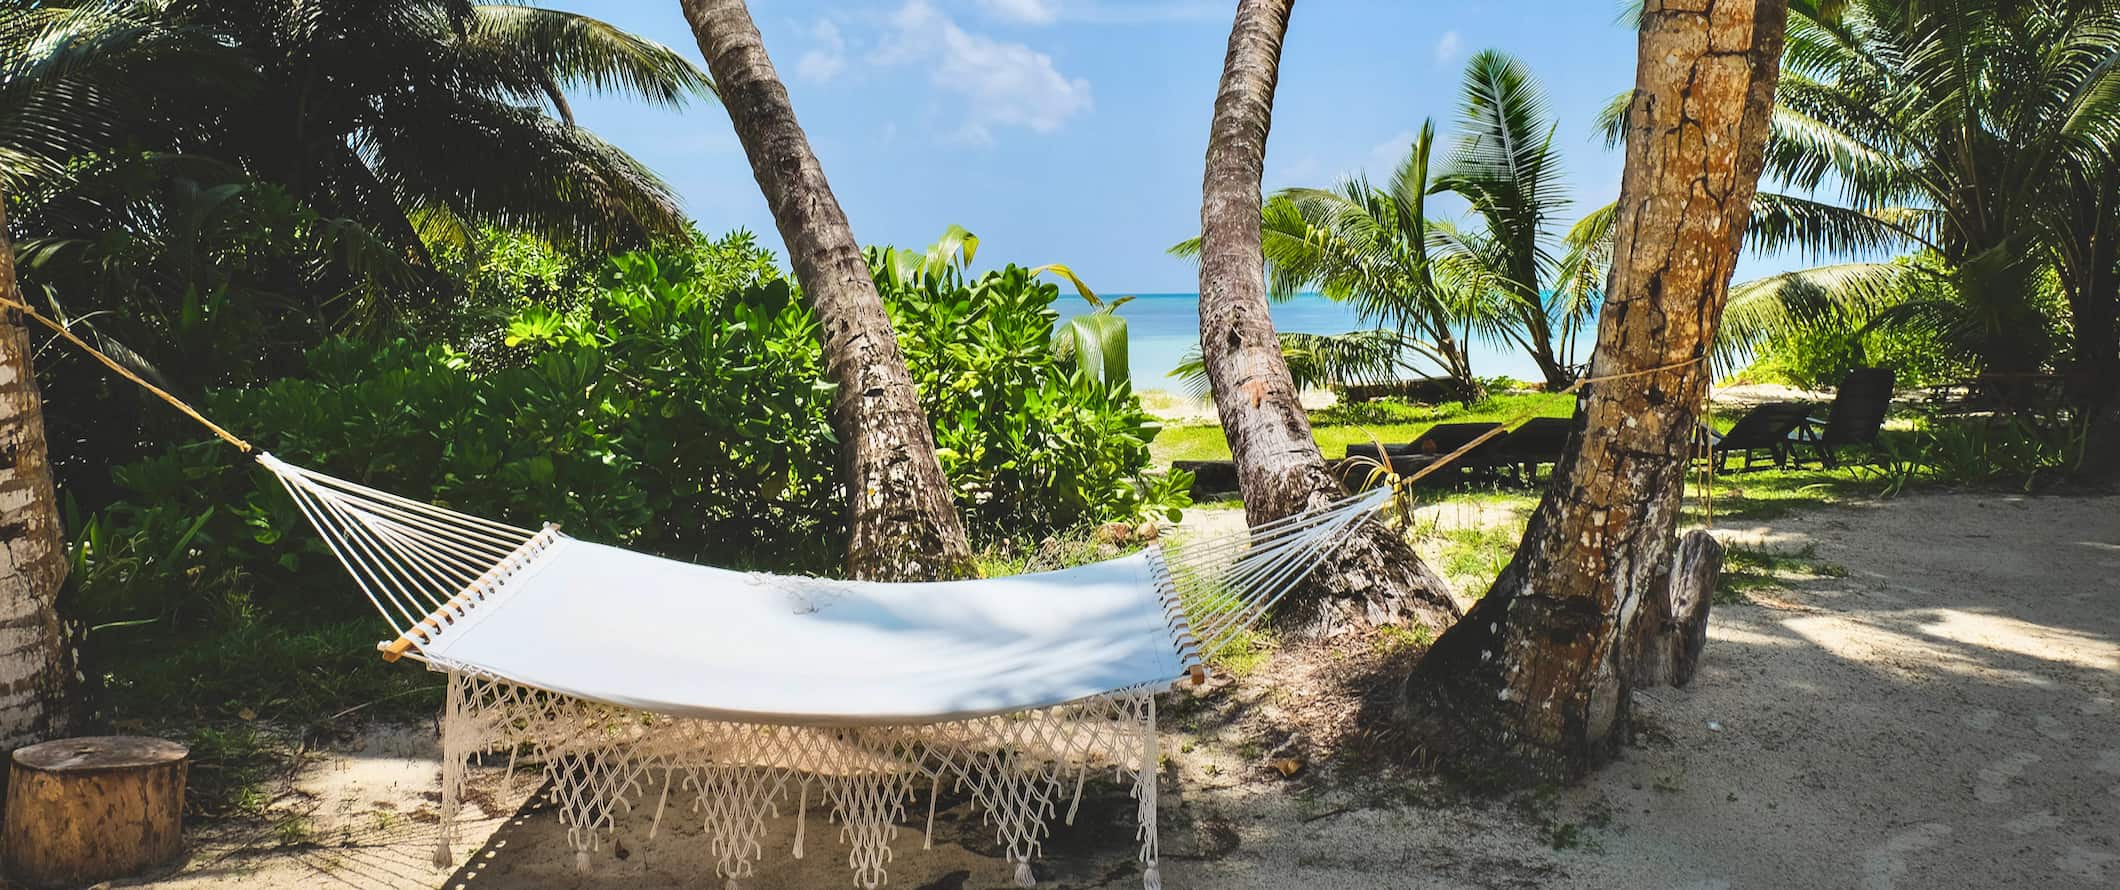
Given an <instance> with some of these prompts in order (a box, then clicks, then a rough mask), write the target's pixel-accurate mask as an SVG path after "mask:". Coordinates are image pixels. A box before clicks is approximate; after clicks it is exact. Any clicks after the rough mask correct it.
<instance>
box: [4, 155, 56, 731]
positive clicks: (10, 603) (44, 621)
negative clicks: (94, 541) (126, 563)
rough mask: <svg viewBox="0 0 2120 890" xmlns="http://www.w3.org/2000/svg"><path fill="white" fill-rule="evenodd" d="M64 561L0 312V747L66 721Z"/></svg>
mask: <svg viewBox="0 0 2120 890" xmlns="http://www.w3.org/2000/svg"><path fill="white" fill-rule="evenodd" d="M6 204H7V197H6V195H4V194H0V298H5V299H6V300H7V301H9V302H13V303H20V302H21V301H22V292H21V289H20V288H19V287H17V286H16V283H15V249H14V245H13V244H11V243H10V242H9V240H8V237H7V211H6ZM66 567H67V563H66V552H65V550H64V549H63V548H62V546H61V545H60V541H59V507H58V499H57V498H56V497H55V496H54V494H53V491H52V473H51V463H50V459H49V457H48V455H47V454H46V451H45V446H44V402H43V399H42V398H41V397H40V396H39V395H38V393H37V377H36V374H35V373H34V372H33V371H32V370H31V368H30V340H29V330H28V329H27V328H25V327H23V324H22V318H21V316H20V315H19V314H17V313H16V312H15V311H14V310H12V309H8V310H0V751H11V750H13V749H15V748H18V747H21V746H23V745H26V744H29V743H32V742H37V741H42V740H44V739H47V738H50V737H52V736H54V735H59V734H62V732H63V730H64V729H65V727H66V724H67V713H66V701H67V695H66V693H67V682H66V681H67V676H68V674H69V673H71V672H70V671H69V670H68V669H67V658H66V641H65V638H64V636H63V634H62V633H61V631H60V624H59V613H58V611H57V609H56V608H55V601H56V600H57V599H58V596H59V584H60V582H62V581H64V580H66Z"/></svg>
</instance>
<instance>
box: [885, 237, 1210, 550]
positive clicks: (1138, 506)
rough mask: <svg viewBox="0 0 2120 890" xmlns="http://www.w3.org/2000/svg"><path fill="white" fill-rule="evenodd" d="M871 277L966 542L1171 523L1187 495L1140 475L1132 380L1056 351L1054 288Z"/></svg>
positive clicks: (1140, 440) (1028, 280)
mask: <svg viewBox="0 0 2120 890" xmlns="http://www.w3.org/2000/svg"><path fill="white" fill-rule="evenodd" d="M875 268H876V272H877V279H878V284H879V286H880V287H881V288H882V290H883V293H884V303H885V305H886V307H887V308H889V310H890V312H891V320H892V324H893V326H894V327H895V328H896V330H897V332H898V337H899V342H900V343H901V344H903V346H904V348H905V353H906V365H907V367H908V368H909V369H910V370H911V371H912V373H913V380H914V382H915V383H916V384H917V385H918V386H919V388H920V401H921V407H922V408H923V409H925V410H926V411H927V414H928V418H929V419H930V420H931V421H932V422H933V423H934V424H935V444H936V447H937V449H938V450H937V454H938V456H939V457H940V458H941V459H942V468H943V472H944V473H945V474H947V475H948V476H949V478H950V482H951V484H952V485H954V486H955V487H956V489H957V490H956V492H955V493H956V496H957V502H958V506H959V507H960V509H962V510H964V511H965V514H966V517H967V519H969V520H970V521H971V526H972V528H973V529H974V530H975V531H974V533H975V534H976V533H978V531H980V530H986V531H989V532H993V533H999V534H1002V535H1008V534H1013V533H1015V532H1018V531H1029V532H1037V531H1039V530H1042V529H1054V528H1060V527H1065V526H1070V525H1078V524H1081V523H1083V522H1089V521H1095V520H1099V519H1128V518H1132V517H1133V516H1135V515H1137V514H1139V513H1141V512H1143V511H1144V510H1147V511H1155V512H1165V513H1170V514H1173V516H1172V518H1175V515H1174V514H1175V513H1176V511H1177V509H1178V508H1179V507H1182V506H1184V505H1185V503H1186V502H1187V501H1185V500H1183V499H1182V496H1181V495H1178V494H1176V492H1182V491H1183V490H1185V486H1173V485H1172V484H1171V483H1169V482H1164V481H1160V480H1150V479H1148V478H1147V477H1146V476H1145V475H1144V474H1143V473H1142V471H1141V470H1142V468H1143V467H1145V466H1147V465H1148V462H1149V454H1148V443H1149V441H1150V440H1151V439H1154V438H1155V436H1156V431H1157V430H1158V429H1159V426H1158V425H1157V423H1156V422H1155V419H1154V418H1153V417H1151V416H1150V415H1149V414H1148V413H1147V412H1146V411H1143V410H1142V409H1141V403H1140V400H1139V399H1137V398H1135V396H1134V392H1133V387H1132V385H1131V384H1130V383H1128V382H1127V381H1126V380H1124V379H1111V380H1105V379H1101V378H1100V377H1098V376H1093V375H1092V374H1091V373H1090V372H1089V371H1088V370H1087V369H1085V368H1083V367H1081V366H1079V365H1078V364H1077V363H1076V362H1075V361H1074V360H1072V359H1070V358H1065V357H1063V356H1062V355H1061V354H1060V353H1057V352H1056V351H1055V350H1054V348H1053V343H1054V337H1053V328H1054V322H1055V320H1056V319H1058V318H1059V313H1058V312H1056V311H1055V310H1054V309H1053V308H1052V304H1053V301H1054V300H1055V299H1056V298H1058V297H1059V295H1060V289H1059V287H1058V286H1057V285H1053V284H1049V283H1046V282H1043V281H1040V280H1038V277H1037V273H1036V272H1035V271H1034V270H1030V269H1025V268H1023V267H1021V266H1015V265H1010V266H1007V267H1005V268H1002V269H1000V270H997V271H994V272H989V273H987V274H985V275H982V276H980V277H978V278H977V279H974V280H972V281H971V282H970V283H968V284H967V283H962V281H961V279H962V277H963V276H962V274H961V272H960V271H959V270H956V269H949V270H943V272H942V273H941V274H932V275H920V276H915V277H913V278H911V279H901V278H898V277H895V276H893V275H892V274H891V273H890V270H888V269H887V268H886V267H885V266H883V265H881V264H877V265H876V266H875ZM1081 354H1082V353H1081V351H1080V350H1077V351H1075V352H1074V353H1073V355H1075V356H1080V355H1081ZM1181 481H1182V480H1181Z"/></svg>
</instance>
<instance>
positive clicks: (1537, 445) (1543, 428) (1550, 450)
mask: <svg viewBox="0 0 2120 890" xmlns="http://www.w3.org/2000/svg"><path fill="white" fill-rule="evenodd" d="M1574 429H1575V421H1574V420H1572V419H1570V418H1566V417H1534V418H1531V419H1530V420H1527V421H1524V422H1523V423H1522V424H1521V425H1519V426H1517V428H1516V429H1513V430H1510V431H1509V435H1507V436H1504V437H1502V446H1501V449H1500V450H1499V451H1497V452H1496V454H1495V462H1496V463H1500V464H1504V465H1507V466H1511V467H1515V468H1516V471H1517V478H1518V479H1519V481H1521V482H1523V483H1524V484H1525V485H1530V484H1531V483H1532V482H1533V481H1534V480H1536V479H1537V478H1538V468H1539V465H1540V464H1551V463H1558V462H1559V461H1560V459H1561V452H1562V451H1564V450H1566V449H1567V447H1568V434H1569V433H1570V432H1572V431H1574Z"/></svg>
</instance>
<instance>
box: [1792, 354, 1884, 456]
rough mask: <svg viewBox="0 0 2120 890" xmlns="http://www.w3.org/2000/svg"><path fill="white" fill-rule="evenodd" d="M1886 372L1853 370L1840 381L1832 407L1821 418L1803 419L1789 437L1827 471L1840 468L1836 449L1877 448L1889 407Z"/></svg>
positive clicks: (1863, 369) (1881, 369) (1877, 369)
mask: <svg viewBox="0 0 2120 890" xmlns="http://www.w3.org/2000/svg"><path fill="white" fill-rule="evenodd" d="M1895 379H1896V378H1895V377H1894V376H1893V374H1892V370H1891V369H1890V368H1856V369H1855V370H1853V371H1849V372H1848V376H1847V377H1846V378H1845V379H1843V380H1841V381H1840V388H1839V389H1838V390H1836V391H1835V392H1834V393H1833V405H1832V407H1831V408H1828V409H1827V410H1826V416H1825V417H1824V418H1817V417H1807V418H1805V420H1804V422H1803V423H1801V424H1799V425H1798V426H1797V427H1796V430H1795V432H1793V433H1792V434H1791V435H1792V437H1793V438H1794V440H1795V442H1796V443H1797V444H1799V445H1802V446H1805V447H1808V448H1810V449H1811V450H1812V452H1813V453H1815V454H1816V455H1818V462H1819V463H1820V464H1823V465H1824V466H1826V467H1827V468H1828V469H1831V468H1834V467H1838V466H1840V460H1839V457H1838V455H1836V454H1835V453H1834V452H1835V451H1836V450H1837V449H1840V448H1844V447H1846V446H1849V445H1868V446H1871V447H1875V446H1876V445H1877V433H1878V431H1880V430H1882V429H1884V416H1885V413H1886V412H1887V411H1888V410H1890V408H1891V407H1892V384H1893V382H1894V380H1895Z"/></svg>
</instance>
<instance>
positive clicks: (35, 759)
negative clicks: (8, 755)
mask: <svg viewBox="0 0 2120 890" xmlns="http://www.w3.org/2000/svg"><path fill="white" fill-rule="evenodd" d="M190 753H191V752H189V751H187V750H186V749H185V748H184V746H183V745H179V744H177V743H175V742H168V741H163V740H161V739H150V738H139V737H136V736H101V737H95V738H79V739H60V740H58V741H54V742H45V743H43V744H41V745H31V746H29V747H27V748H21V749H17V750H16V751H15V756H14V770H13V771H12V772H11V774H10V775H9V776H8V783H7V818H6V823H7V825H6V836H7V837H6V840H7V872H8V875H9V876H10V877H12V878H14V879H15V880H16V881H18V882H20V883H22V884H26V885H28V886H31V887H79V886H83V885H86V884H93V883H96V882H98V881H106V880H110V879H112V878H122V877H126V876H129V875H135V874H139V873H140V872H141V871H144V870H146V869H148V868H151V867H154V866H157V865H161V864H163V863H166V862H169V861H170V860H172V859H175V858H176V857H177V854H179V853H181V852H183V849H184V833H183V815H184V779H185V758H186V757H187V756H189V755H190Z"/></svg>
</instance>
